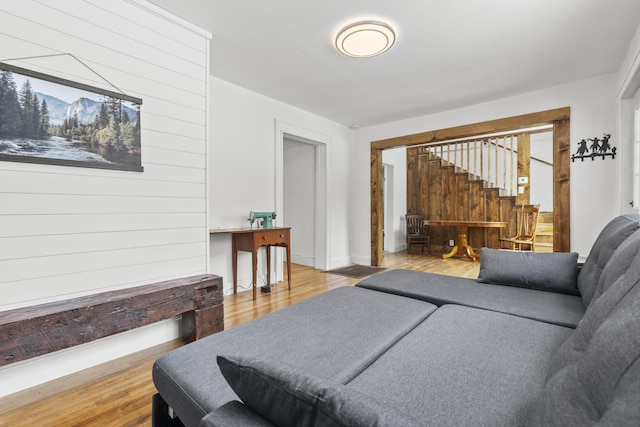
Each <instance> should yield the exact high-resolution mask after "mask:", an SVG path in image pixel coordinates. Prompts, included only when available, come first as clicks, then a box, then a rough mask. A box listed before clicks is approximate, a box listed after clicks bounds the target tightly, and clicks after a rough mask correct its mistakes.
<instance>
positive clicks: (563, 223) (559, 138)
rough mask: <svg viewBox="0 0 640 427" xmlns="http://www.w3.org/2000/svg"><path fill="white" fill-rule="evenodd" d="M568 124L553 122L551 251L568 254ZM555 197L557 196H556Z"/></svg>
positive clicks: (569, 228)
mask: <svg viewBox="0 0 640 427" xmlns="http://www.w3.org/2000/svg"><path fill="white" fill-rule="evenodd" d="M570 136H571V135H570V122H569V119H563V120H558V121H555V122H553V147H554V148H553V178H554V180H553V194H554V198H553V251H554V252H569V251H570V250H571V245H570V239H569V236H570V235H571V227H570V218H571V211H570V203H569V200H570V187H569V184H570V178H571V176H570V171H571V168H570V166H571V162H570V159H571V141H570ZM556 195H557V196H556Z"/></svg>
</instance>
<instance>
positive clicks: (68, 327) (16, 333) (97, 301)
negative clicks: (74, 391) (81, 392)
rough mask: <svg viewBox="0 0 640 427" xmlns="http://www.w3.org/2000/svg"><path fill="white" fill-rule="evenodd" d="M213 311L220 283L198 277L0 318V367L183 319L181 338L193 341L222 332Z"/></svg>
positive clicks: (216, 278)
mask: <svg viewBox="0 0 640 427" xmlns="http://www.w3.org/2000/svg"><path fill="white" fill-rule="evenodd" d="M215 306H219V307H222V278H221V277H219V276H215V275H199V276H194V277H187V278H181V279H176V280H168V281H164V282H160V283H154V284H149V285H144V286H136V287H133V288H128V289H122V290H117V291H111V292H102V293H99V294H93V295H88V296H85V297H80V298H74V299H70V300H63V301H59V302H53V303H48V304H40V305H35V306H30V307H25V308H21V309H16V310H9V311H4V312H0V366H4V365H7V364H10V363H14V362H19V361H21V360H26V359H29V358H32V357H36V356H41V355H43V354H47V353H51V352H54V351H58V350H62V349H65V348H69V347H72V346H75V345H79V344H85V343H88V342H91V341H94V340H97V339H99V338H104V337H107V336H110V335H114V334H117V333H121V332H125V331H128V330H131V329H135V328H139V327H141V326H146V325H150V324H152V323H155V322H158V321H160V320H165V319H169V318H172V317H175V316H178V315H180V314H182V313H187V315H186V316H185V318H184V320H185V321H184V322H183V335H184V336H185V338H187V339H190V340H195V339H196V338H198V337H202V336H204V335H208V334H210V333H213V332H217V331H219V330H222V328H223V327H222V325H221V324H220V323H216V320H217V319H218V318H219V317H220V315H219V314H218V316H217V317H216V312H213V311H211V310H207V309H209V308H212V307H215ZM192 311H196V312H197V313H195V314H194V315H189V314H188V312H192Z"/></svg>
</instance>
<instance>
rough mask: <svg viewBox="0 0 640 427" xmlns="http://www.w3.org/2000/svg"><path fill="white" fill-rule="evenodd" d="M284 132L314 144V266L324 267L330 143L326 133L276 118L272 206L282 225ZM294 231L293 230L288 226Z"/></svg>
mask: <svg viewBox="0 0 640 427" xmlns="http://www.w3.org/2000/svg"><path fill="white" fill-rule="evenodd" d="M285 134H286V135H288V136H289V137H291V138H292V139H295V140H298V141H301V142H305V143H308V144H311V145H314V146H315V147H316V177H315V181H316V200H315V205H316V208H315V260H314V264H315V265H314V268H316V269H320V270H326V269H327V264H328V262H329V260H330V259H331V257H330V248H331V236H330V233H329V232H328V230H329V195H328V188H329V186H328V181H327V180H328V174H327V170H328V166H329V164H328V159H329V145H330V144H329V143H330V141H331V138H330V137H329V136H327V135H322V134H320V133H317V132H314V131H311V130H309V129H304V128H301V127H298V126H295V125H291V124H289V123H285V122H283V121H281V120H278V119H276V121H275V137H274V140H275V146H276V150H275V153H276V155H275V181H276V182H275V206H276V224H277V225H283V222H282V217H283V215H282V214H283V213H284V138H285ZM291 232H292V233H295V230H293V229H292V230H291ZM281 252H282V251H278V252H277V255H276V268H277V267H278V266H281V265H282V258H278V256H280V257H281V256H282V255H281V254H280V253H281Z"/></svg>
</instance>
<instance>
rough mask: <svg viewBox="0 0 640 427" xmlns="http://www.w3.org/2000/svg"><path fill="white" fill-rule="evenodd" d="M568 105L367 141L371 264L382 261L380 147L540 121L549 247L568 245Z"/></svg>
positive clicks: (566, 248) (559, 249) (504, 129)
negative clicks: (546, 137)
mask: <svg viewBox="0 0 640 427" xmlns="http://www.w3.org/2000/svg"><path fill="white" fill-rule="evenodd" d="M570 116H571V109H570V107H564V108H556V109H554V110H546V111H541V112H537V113H530V114H523V115H519V116H512V117H506V118H502V119H497V120H489V121H486V122H479V123H473V124H468V125H462V126H455V127H451V128H445V129H439V130H433V131H428V132H422V133H417V134H413V135H405V136H399V137H395V138H389V139H383V140H379V141H372V142H371V265H374V266H379V265H381V264H382V257H383V255H382V249H383V242H382V226H383V211H384V201H383V195H382V189H383V186H384V175H383V172H382V150H385V149H389V148H395V147H412V146H416V145H422V144H427V143H431V142H440V141H447V140H450V139H456V138H467V137H474V136H480V135H486V134H490V133H497V132H507V131H516V130H519V129H525V128H530V127H535V126H541V125H553V177H554V178H553V179H554V184H553V209H554V215H553V217H554V218H553V228H554V236H553V250H554V251H555V252H568V251H569V248H570V227H569V218H570V210H569V196H570V161H569V160H570V158H571V143H570V127H571V126H570V120H571V117H570Z"/></svg>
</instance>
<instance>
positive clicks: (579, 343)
mask: <svg viewBox="0 0 640 427" xmlns="http://www.w3.org/2000/svg"><path fill="white" fill-rule="evenodd" d="M621 266H626V269H625V270H624V271H623V272H622V271H621V270H620V267H621ZM600 278H601V285H602V286H599V288H598V289H606V292H604V291H602V293H601V295H600V296H599V297H598V298H597V299H595V298H594V300H593V302H592V303H591V305H590V306H589V308H588V309H587V312H586V313H585V315H584V318H583V319H582V320H581V321H580V323H579V324H578V326H577V327H576V330H575V332H574V333H573V334H571V336H570V337H569V339H568V340H567V341H566V342H565V343H564V344H563V345H562V346H561V347H560V349H559V350H558V352H557V353H556V354H554V356H553V359H552V365H551V368H550V369H549V373H548V374H547V376H548V377H551V376H553V375H555V374H556V373H557V372H558V371H560V370H561V369H563V368H564V367H565V366H568V365H570V364H572V363H575V362H576V361H578V360H579V359H580V358H581V357H583V354H584V352H585V351H587V349H588V347H589V345H590V342H591V339H592V338H593V336H594V335H595V333H596V332H597V331H598V329H599V328H600V327H601V326H602V324H603V323H604V322H605V321H606V320H607V318H608V317H609V316H610V315H611V313H612V312H613V311H614V310H615V308H616V307H617V305H618V304H619V303H620V301H621V300H622V299H623V298H626V297H627V294H628V293H629V292H630V291H631V289H633V288H634V287H636V286H638V285H637V283H638V281H639V280H640V230H639V231H638V232H636V233H634V234H633V235H632V236H631V237H629V238H628V239H627V240H626V241H624V242H623V243H622V244H621V245H620V247H619V248H618V250H617V251H616V252H615V253H614V254H613V256H612V257H611V261H610V262H609V265H607V267H605V269H604V271H603V272H602V275H601V277H600ZM610 282H611V283H610Z"/></svg>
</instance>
